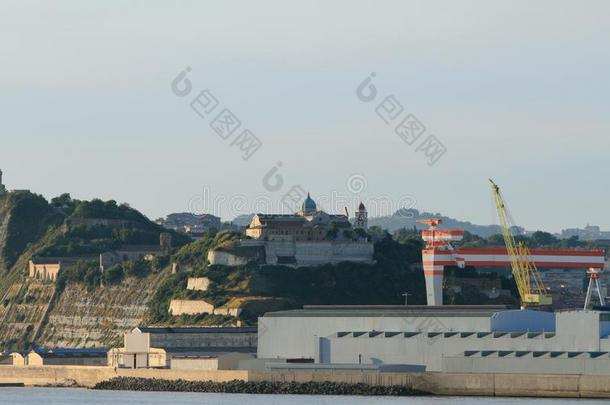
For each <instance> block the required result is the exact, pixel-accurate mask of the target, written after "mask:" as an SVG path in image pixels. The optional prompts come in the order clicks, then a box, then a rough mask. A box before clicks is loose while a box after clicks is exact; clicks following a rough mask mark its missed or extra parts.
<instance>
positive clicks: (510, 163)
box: [0, 0, 610, 232]
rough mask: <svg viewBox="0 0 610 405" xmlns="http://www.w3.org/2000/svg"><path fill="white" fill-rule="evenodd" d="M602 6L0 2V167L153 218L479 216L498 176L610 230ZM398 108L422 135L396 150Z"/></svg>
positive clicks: (29, 184) (560, 217) (546, 216)
mask: <svg viewBox="0 0 610 405" xmlns="http://www.w3.org/2000/svg"><path fill="white" fill-rule="evenodd" d="M609 18H610V2H607V1H581V2H576V1H561V0H549V1H545V0H538V1H510V2H509V1H489V0H481V1H466V0H461V1H435V0H427V1H354V0H350V1H301V2H296V1H264V0H263V1H258V2H249V1H223V2H212V1H207V2H204V1H190V2H189V1H176V2H164V1H113V2H95V3H94V2H82V1H58V2H53V3H51V2H45V1H41V2H34V1H23V0H20V1H6V0H3V1H2V2H1V3H0V55H2V56H1V59H0V61H1V63H0V111H2V113H1V115H0V117H1V118H0V168H1V169H2V170H3V172H4V179H3V180H4V183H5V184H6V186H7V187H8V188H9V189H30V190H32V191H34V192H37V193H40V194H43V195H44V196H45V197H47V198H52V197H54V196H57V195H59V194H61V193H64V192H69V193H70V194H71V195H72V196H73V197H74V198H79V199H91V198H102V199H113V200H116V201H118V202H121V203H123V202H125V203H128V204H130V205H131V206H133V207H135V208H137V209H139V210H141V211H142V212H143V213H145V214H146V215H148V216H149V217H150V218H153V219H154V218H157V217H161V216H165V215H166V214H168V213H171V212H182V211H192V212H196V213H201V212H203V211H206V212H211V213H214V214H217V215H221V216H222V217H223V218H225V219H231V218H232V217H234V216H235V215H238V214H243V213H248V212H252V211H272V210H273V211H277V212H279V211H280V210H283V209H284V208H285V205H282V203H280V202H281V201H286V198H287V196H290V197H289V198H288V200H290V201H292V200H294V201H296V199H297V198H296V197H295V196H299V198H300V196H301V195H302V193H303V191H309V192H311V195H312V197H313V198H314V199H316V200H318V201H319V206H320V207H321V208H323V209H326V210H328V211H331V212H335V211H337V210H342V209H343V206H347V207H348V210H351V211H353V209H354V208H355V205H356V204H357V202H359V201H360V200H363V201H365V202H366V203H367V205H369V206H373V207H375V208H374V209H372V210H371V211H374V212H371V213H370V214H369V215H371V216H376V214H377V215H383V214H386V213H389V211H391V210H394V209H398V208H399V207H401V206H406V207H408V208H417V209H419V210H425V211H430V212H440V213H443V214H444V215H448V216H452V217H456V218H459V219H462V220H468V221H471V222H474V223H480V224H490V223H495V222H496V218H495V214H494V209H493V205H492V198H491V191H490V187H489V183H488V181H487V179H488V178H493V179H494V180H495V181H496V182H497V183H498V184H499V185H500V187H501V189H502V191H503V193H504V196H505V198H506V201H507V203H508V206H509V207H510V211H511V213H512V216H513V217H514V219H515V222H516V224H517V225H521V226H523V227H525V228H527V229H530V230H536V229H544V230H549V231H555V232H556V231H559V230H561V229H563V228H568V227H582V226H584V225H586V224H588V223H589V224H597V225H600V226H601V227H602V229H605V230H610V215H608V210H607V206H608V201H609V200H610V187H608V178H609V175H610V169H609V168H610V164H609V162H608V155H609V153H608V152H609V151H610V136H609V135H610V114H608V107H609V104H610V79H609V78H608V72H609V71H610V41H609V39H610V24H608V20H609ZM187 67H188V69H189V71H188V72H187V73H186V75H185V76H184V77H185V78H186V80H188V84H190V86H188V85H187V84H186V81H185V80H183V79H182V78H180V77H178V76H179V75H180V74H181V73H182V72H186V71H185V69H187ZM371 74H373V75H374V77H372V76H371ZM367 78H369V79H371V80H370V82H366V83H365V84H364V85H362V86H361V84H362V83H363V81H364V80H366V79H367ZM174 81H175V83H174ZM369 85H370V86H373V87H370V86H369ZM359 86H360V90H359ZM371 88H374V94H373V93H371V91H373V90H371ZM187 90H190V91H187ZM204 90H205V91H207V93H204V94H211V95H213V97H214V98H213V99H214V100H216V102H217V103H214V102H211V104H208V105H209V106H210V108H211V107H212V106H213V105H214V106H215V109H213V110H211V112H210V113H209V115H206V114H201V115H199V114H198V113H197V112H196V111H195V110H194V109H193V108H192V107H191V104H192V103H193V102H194V101H198V102H199V104H195V105H196V106H201V105H203V104H202V100H211V99H202V98H201V94H202V92H203V91H204ZM184 93H187V94H184ZM365 93H366V94H365ZM371 94H372V95H373V96H374V97H373V96H371V97H372V98H373V99H372V100H370V101H368V100H369V98H371V97H368V96H367V95H371ZM367 97H368V98H367ZM397 103H398V104H397ZM224 109H228V110H230V111H231V112H232V113H233V116H234V117H236V118H237V119H238V120H239V121H240V123H241V125H240V126H239V128H237V129H235V130H234V131H235V132H234V133H228V132H229V131H228V130H227V129H226V128H225V129H223V127H222V126H220V127H219V126H218V125H219V124H218V121H214V120H215V118H216V116H217V115H220V116H221V117H224V115H223V111H224ZM201 111H202V110H199V112H200V113H201ZM206 111H207V110H206ZM410 114H411V115H410ZM409 115H410V116H411V117H415V118H416V119H417V120H418V122H419V123H420V124H421V125H422V126H423V127H425V131H424V132H423V133H421V134H420V135H419V136H415V135H412V138H408V140H409V142H407V140H406V139H403V138H401V137H400V136H399V135H398V134H397V133H396V132H395V129H396V127H397V126H398V125H399V124H400V123H401V122H402V120H403V119H408V118H406V117H408V116H409ZM386 121H387V122H386ZM214 122H216V124H217V125H216V130H215V129H214V128H212V126H213V123H214ZM409 122H410V121H409ZM219 128H220V129H219ZM420 128H421V127H420ZM246 129H247V130H249V131H250V132H248V133H246V135H242V134H243V131H244V130H246ZM217 130H218V131H219V132H217ZM420 132H421V131H420ZM418 133H419V132H418ZM248 134H253V135H254V136H255V137H256V139H257V140H258V142H259V143H257V144H258V145H260V147H259V148H258V149H256V150H254V148H248V149H247V150H246V151H243V150H242V149H240V146H243V145H244V144H243V143H241V144H240V141H239V140H240V139H241V140H242V141H244V139H247V138H245V137H247V136H248ZM430 136H433V137H434V138H430ZM225 138H226V139H225ZM250 139H252V138H250ZM250 145H254V144H250ZM431 145H432V149H430V148H429V147H430V146H431ZM431 151H432V152H436V153H431ZM443 151H444V153H442V152H443ZM251 152H253V153H252V154H250V153H251ZM426 152H428V153H429V154H431V155H432V156H428V155H426ZM247 156H249V157H248V158H247V159H245V157H247ZM278 176H279V177H278ZM380 201H381V202H380ZM380 207H381V208H380Z"/></svg>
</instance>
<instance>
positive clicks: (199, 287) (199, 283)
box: [186, 277, 210, 291]
mask: <svg viewBox="0 0 610 405" xmlns="http://www.w3.org/2000/svg"><path fill="white" fill-rule="evenodd" d="M209 286H210V279H209V278H207V277H189V279H188V281H187V283H186V289H187V290H196V291H207V290H208V287H209Z"/></svg>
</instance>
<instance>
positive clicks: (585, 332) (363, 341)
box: [258, 306, 610, 374]
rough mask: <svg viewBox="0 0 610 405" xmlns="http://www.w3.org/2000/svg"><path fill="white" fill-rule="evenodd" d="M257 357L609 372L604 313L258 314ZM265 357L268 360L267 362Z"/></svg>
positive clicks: (365, 310) (352, 310) (322, 310)
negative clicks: (260, 315)
mask: <svg viewBox="0 0 610 405" xmlns="http://www.w3.org/2000/svg"><path fill="white" fill-rule="evenodd" d="M258 357H259V359H261V360H259V361H265V360H264V359H267V360H268V361H269V363H268V365H267V369H272V368H274V367H275V368H277V364H276V363H275V362H277V361H278V360H282V359H283V360H285V361H288V362H294V361H297V360H299V361H300V362H301V363H307V362H311V363H313V364H311V366H309V367H307V366H301V367H302V368H303V367H304V369H308V368H309V369H311V368H315V367H321V365H326V366H328V367H330V368H333V367H334V368H341V367H345V366H346V365H354V364H356V365H362V366H371V365H376V366H380V365H386V366H389V365H395V366H396V365H405V366H407V365H408V366H423V367H425V369H426V370H427V371H445V372H459V373H462V372H465V373H468V372H483V373H487V372H490V373H491V372H512V373H527V372H536V373H548V374H610V312H605V311H566V312H558V313H552V312H543V311H532V310H507V309H502V308H498V307H485V306H482V307H464V306H460V307H448V306H444V307H404V306H403V307H375V306H372V307H337V306H327V307H305V308H304V309H302V310H293V311H282V312H275V313H268V314H266V315H265V316H264V317H262V318H260V319H259V351H258ZM271 362H274V363H273V364H272V363H271Z"/></svg>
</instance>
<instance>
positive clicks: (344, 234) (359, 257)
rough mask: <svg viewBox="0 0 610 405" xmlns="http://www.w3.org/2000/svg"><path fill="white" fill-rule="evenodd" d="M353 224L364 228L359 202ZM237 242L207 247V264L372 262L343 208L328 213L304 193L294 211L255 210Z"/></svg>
mask: <svg viewBox="0 0 610 405" xmlns="http://www.w3.org/2000/svg"><path fill="white" fill-rule="evenodd" d="M346 211H347V210H346ZM356 220H357V223H358V227H357V228H361V229H365V228H366V225H367V224H366V209H365V207H364V205H363V204H362V203H361V204H360V207H359V210H358V212H357V215H356ZM245 235H246V236H247V238H248V239H242V240H241V241H240V243H239V244H238V245H237V246H235V247H233V248H231V249H227V248H223V249H217V250H215V251H210V253H209V254H208V261H209V262H210V264H222V265H228V266H238V265H244V264H246V263H247V262H250V261H258V262H262V263H265V264H270V265H287V266H295V267H296V266H318V265H323V264H327V263H339V262H343V261H351V262H360V263H373V244H372V242H370V241H369V240H368V239H367V237H366V235H365V234H363V233H362V232H360V231H356V230H355V228H354V227H353V226H352V224H351V222H350V220H349V217H348V215H347V212H346V213H344V214H336V215H335V214H328V213H326V212H324V211H322V210H318V208H317V205H316V203H315V201H314V200H313V199H312V198H311V196H310V195H309V194H307V198H306V199H305V201H304V202H303V204H302V206H301V210H300V211H298V212H296V213H294V214H288V215H285V214H256V215H254V217H253V218H252V221H251V222H250V225H249V226H248V227H247V228H246V231H245Z"/></svg>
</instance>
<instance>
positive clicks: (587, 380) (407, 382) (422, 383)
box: [0, 366, 610, 398]
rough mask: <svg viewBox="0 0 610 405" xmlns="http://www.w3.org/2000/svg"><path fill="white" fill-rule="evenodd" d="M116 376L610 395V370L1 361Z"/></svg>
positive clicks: (0, 375) (76, 375)
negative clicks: (214, 367) (292, 368)
mask: <svg viewBox="0 0 610 405" xmlns="http://www.w3.org/2000/svg"><path fill="white" fill-rule="evenodd" d="M113 377H139V378H158V379H166V380H177V379H184V380H189V381H215V382H225V381H231V380H242V381H255V382H257V381H286V382H288V381H295V382H308V381H331V382H345V383H365V384H371V385H384V386H390V385H404V386H407V387H409V388H412V389H416V390H421V391H426V392H430V393H432V394H436V395H464V396H507V397H519V396H525V397H555V398H561V397H564V398H610V375H609V376H602V375H542V374H482V373H479V374H477V373H468V374H465V373H464V374H460V373H436V372H427V373H377V372H354V371H328V372H326V371H316V372H307V371H298V372H288V371H286V372H284V371H282V372H277V371H275V372H257V371H245V370H218V371H203V370H169V369H135V370H134V369H114V368H111V367H89V366H27V367H17V366H0V385H2V384H24V385H26V386H45V385H64V386H82V387H92V386H94V385H95V384H96V383H98V382H101V381H105V380H109V379H111V378H113Z"/></svg>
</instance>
